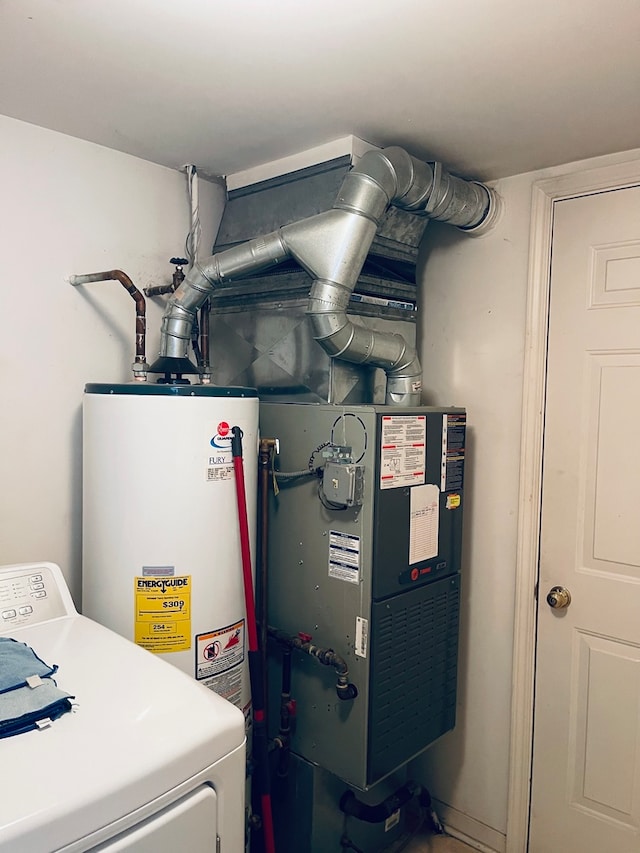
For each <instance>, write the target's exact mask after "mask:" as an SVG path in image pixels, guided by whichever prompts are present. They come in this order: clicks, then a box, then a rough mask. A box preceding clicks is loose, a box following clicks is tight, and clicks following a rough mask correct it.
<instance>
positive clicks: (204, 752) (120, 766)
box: [0, 616, 245, 853]
mask: <svg viewBox="0 0 640 853" xmlns="http://www.w3.org/2000/svg"><path fill="white" fill-rule="evenodd" d="M11 636H13V637H15V639H16V640H20V641H21V642H25V643H28V644H29V645H30V646H31V647H32V648H33V649H34V650H35V651H36V653H37V654H38V655H40V656H41V657H42V658H43V659H44V660H46V661H47V662H48V663H51V664H58V666H59V670H58V672H57V673H56V681H57V683H58V686H59V687H60V688H61V689H63V690H66V691H67V692H68V693H71V694H72V695H73V696H75V702H76V703H77V707H76V709H75V710H74V712H73V713H68V714H65V715H64V716H63V717H61V718H60V719H59V720H56V721H55V722H54V723H53V724H52V725H51V726H50V727H49V728H46V729H43V730H41V731H32V732H27V733H25V734H21V735H17V736H15V737H12V738H7V739H4V740H2V741H0V761H1V762H2V768H3V774H4V778H5V779H6V780H7V782H8V784H7V785H5V789H4V791H3V795H2V797H1V798H0V849H7V850H11V851H12V853H21V851H25V853H28V851H33V850H35V849H37V843H36V842H35V838H36V834H37V833H42V832H43V831H44V828H45V827H46V839H47V842H46V843H47V846H48V848H49V849H58V848H60V847H63V846H64V845H65V844H70V843H71V842H73V841H75V840H77V839H78V838H82V837H83V836H84V835H87V834H88V833H90V832H93V831H95V830H96V829H98V828H99V827H102V826H105V825H107V824H109V823H111V822H112V821H114V820H116V819H117V818H119V817H122V816H123V815H125V814H127V813H129V812H131V811H132V810H133V809H136V808H139V807H140V806H143V805H144V804H146V803H149V802H150V801H151V800H153V799H154V798H156V797H158V796H160V795H162V794H163V793H165V792H167V791H168V790H170V789H171V788H173V787H175V786H176V785H178V784H180V783H181V782H184V781H186V780H187V779H189V778H191V777H192V776H194V775H195V774H197V773H199V772H201V771H202V770H204V769H206V768H207V767H208V766H210V765H212V764H214V763H215V762H217V761H219V760H220V759H221V758H223V757H224V756H226V755H228V754H229V753H231V752H233V751H234V750H236V749H238V748H239V747H242V746H243V744H244V737H245V732H244V716H243V714H242V712H241V711H240V710H239V709H238V708H236V707H235V706H233V705H231V704H230V703H229V702H227V701H226V700H224V699H222V698H221V697H220V696H217V695H216V694H214V693H213V692H212V691H210V690H208V689H207V688H206V687H203V686H202V685H200V684H198V683H197V682H196V681H195V680H194V679H192V678H190V677H189V676H188V675H186V674H185V673H183V672H181V671H180V670H178V669H176V668H175V667H173V666H171V664H168V663H166V662H165V661H163V660H161V659H160V658H157V657H156V656H155V655H153V654H151V653H150V652H147V651H144V650H143V649H140V648H138V647H137V646H135V645H134V644H133V643H130V642H129V641H128V640H125V639H124V638H122V637H120V636H118V635H117V634H114V633H113V632H112V631H109V630H108V629H106V628H104V627H102V626H101V625H98V624H97V623H95V622H93V621H91V620H89V619H86V618H85V617H83V616H65V617H61V618H59V619H53V620H51V621H48V622H45V623H41V624H39V625H33V626H28V627H24V628H19V629H16V630H14V631H13V632H12V633H11ZM37 837H39V839H40V843H42V837H43V836H42V835H38V836H37ZM34 844H35V846H34Z"/></svg>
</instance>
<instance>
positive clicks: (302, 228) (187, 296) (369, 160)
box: [151, 147, 498, 406]
mask: <svg viewBox="0 0 640 853" xmlns="http://www.w3.org/2000/svg"><path fill="white" fill-rule="evenodd" d="M389 205H395V206H397V207H401V208H404V209H405V210H408V211H410V212H413V213H416V214H419V215H422V216H427V217H429V218H431V219H437V220H440V221H442V222H447V223H449V224H450V225H454V226H456V227H458V228H460V229H461V230H464V231H467V232H469V233H473V234H479V233H484V232H485V231H487V230H488V229H489V228H490V227H492V225H493V224H494V222H495V220H496V217H497V209H498V198H497V196H496V195H495V193H494V191H493V190H491V189H490V188H489V187H486V186H484V184H480V183H477V182H475V181H465V180H462V179H461V178H456V177H453V176H452V175H450V174H449V173H448V172H447V171H446V170H445V169H444V168H443V167H442V164H440V163H424V162H422V161H420V160H416V159H415V158H414V157H412V156H411V155H410V154H408V153H407V152H406V151H404V150H403V149H402V148H397V147H393V148H385V149H382V150H371V151H367V152H366V153H365V155H364V156H363V157H362V158H361V159H360V161H359V162H358V164H357V165H356V166H355V167H354V168H353V169H352V170H351V171H350V172H349V173H348V174H347V175H346V176H345V178H344V180H343V182H342V185H341V187H340V190H339V191H338V196H337V198H336V201H335V202H334V205H333V208H332V209H331V210H328V211H325V212H324V213H319V214H317V215H315V216H311V217H309V218H307V219H302V220H300V221H299V222H294V223H292V224H291V225H285V226H283V227H282V228H280V229H278V230H277V231H273V232H271V233H270V234H266V235H265V236H263V237H257V238H255V239H253V240H249V241H247V242H246V243H242V244H240V245H238V246H234V247H232V248H230V249H226V250H224V251H222V252H219V253H218V254H216V255H212V256H211V257H210V258H208V259H206V260H204V261H202V262H199V261H195V262H194V265H193V267H192V268H191V269H190V270H189V272H188V274H187V277H186V278H185V280H184V281H183V282H182V284H181V285H180V287H179V288H178V289H177V290H176V292H175V293H174V294H173V296H172V298H171V300H170V302H169V303H168V305H167V309H166V311H165V314H164V317H163V320H162V337H161V344H160V358H159V359H158V361H157V362H156V364H155V365H154V366H153V367H152V368H151V369H152V371H155V372H166V371H167V370H172V368H171V364H172V360H174V359H175V360H176V361H175V363H176V364H179V365H180V366H181V368H183V367H184V360H185V359H186V353H187V346H188V344H189V341H190V339H191V327H192V325H193V321H194V318H195V316H196V312H197V311H198V309H199V308H200V306H201V305H202V304H203V302H204V301H205V300H206V299H207V297H208V296H210V295H211V293H212V291H214V290H215V289H216V287H217V286H218V285H219V284H221V283H222V282H228V281H232V280H233V279H234V278H239V277H242V276H246V275H247V274H248V273H251V272H256V271H258V270H262V269H265V268H268V267H271V266H273V265H275V264H277V263H279V262H280V261H283V260H285V259H286V258H290V257H291V258H294V259H295V260H296V261H297V262H298V263H299V264H300V265H301V266H302V267H303V268H304V269H305V270H306V271H307V273H308V274H309V275H310V276H311V278H312V279H313V284H312V286H311V291H310V294H309V303H308V305H307V314H308V316H309V320H310V322H311V325H312V329H313V336H314V338H315V339H316V340H317V341H318V343H319V344H320V345H321V346H322V347H323V348H324V349H325V351H326V352H327V353H328V355H329V356H331V357H332V358H340V359H344V360H345V361H350V362H354V363H356V364H367V365H371V366H372V367H380V368H382V369H383V370H384V371H385V373H386V375H387V392H386V401H385V402H386V403H387V405H391V406H414V405H419V404H420V401H421V391H422V368H421V366H420V361H419V359H418V355H417V353H416V350H415V348H414V347H412V346H410V345H409V344H408V343H407V342H406V341H405V339H404V338H403V337H402V336H401V335H397V334H390V333H388V332H377V331H372V330H370V329H365V328H362V327H360V326H355V325H354V324H353V323H352V322H351V320H350V319H349V318H348V317H347V313H346V312H347V306H348V304H349V298H350V296H351V293H352V291H353V288H354V287H355V284H356V282H357V280H358V276H359V274H360V271H361V269H362V266H363V264H364V261H365V258H366V257H367V254H368V252H369V248H370V246H371V243H372V241H373V238H374V236H375V234H376V231H377V229H378V226H379V225H380V222H381V220H382V218H383V216H384V214H385V212H386V210H387V208H388V207H389ZM176 372H178V371H177V370H176ZM179 372H181V373H184V372H187V371H185V370H184V369H180V370H179ZM193 372H196V371H195V369H194V371H193Z"/></svg>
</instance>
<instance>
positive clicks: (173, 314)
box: [151, 231, 288, 372]
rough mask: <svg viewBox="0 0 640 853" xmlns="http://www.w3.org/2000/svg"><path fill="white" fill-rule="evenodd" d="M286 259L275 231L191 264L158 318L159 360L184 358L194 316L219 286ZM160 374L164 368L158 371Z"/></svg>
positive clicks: (284, 249) (282, 246)
mask: <svg viewBox="0 0 640 853" xmlns="http://www.w3.org/2000/svg"><path fill="white" fill-rule="evenodd" d="M286 257H288V253H287V250H286V248H285V246H284V244H283V242H282V240H281V238H280V235H279V233H278V232H277V231H275V232H273V233H271V234H267V235H265V236H264V237H257V238H256V239H255V240H249V241H248V242H247V243H242V244H241V245H239V246H234V247H233V248H231V249H227V250H225V251H224V252H219V253H218V254H217V255H211V257H209V258H207V259H206V260H205V261H203V262H202V263H199V262H198V261H196V262H194V264H193V266H192V267H191V269H190V270H189V272H188V273H187V275H186V277H185V279H184V281H183V282H182V284H181V285H180V286H179V287H178V289H177V290H176V291H175V293H174V294H173V296H172V297H171V299H170V300H169V302H168V303H167V307H166V309H165V312H164V315H163V317H162V328H161V338H160V359H159V361H161V360H163V359H166V358H170V359H179V360H185V359H186V358H187V347H188V345H189V341H190V340H191V329H192V327H193V322H194V320H195V317H196V314H197V312H198V310H199V308H200V307H201V306H202V304H203V303H204V302H205V301H206V299H207V297H208V296H210V295H211V293H212V292H213V291H214V290H215V288H216V287H217V286H218V285H219V284H220V283H222V282H224V281H229V280H231V279H233V278H234V277H236V276H239V275H245V274H246V273H248V272H256V271H257V270H261V269H266V268H268V267H271V266H273V265H274V264H277V263H278V262H279V261H282V260H283V259H284V258H286ZM156 364H157V362H156ZM155 367H156V365H154V366H153V367H152V368H151V369H152V370H154V368H155ZM163 371H164V367H162V369H161V370H160V371H159V372H163ZM156 372H158V369H157V368H156ZM185 372H186V371H185Z"/></svg>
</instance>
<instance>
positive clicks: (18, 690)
mask: <svg viewBox="0 0 640 853" xmlns="http://www.w3.org/2000/svg"><path fill="white" fill-rule="evenodd" d="M57 669H58V667H57V666H49V665H48V664H46V663H45V662H44V661H43V660H41V658H39V657H38V656H37V655H36V653H35V652H34V651H33V649H32V648H30V647H29V646H27V645H25V643H19V642H18V641H17V640H14V639H12V638H11V637H0V738H3V737H9V736H10V735H16V734H20V733H21V732H26V731H29V730H30V729H35V728H43V727H44V726H45V725H48V724H49V723H50V722H51V721H52V720H56V719H57V718H58V717H60V716H61V715H62V714H64V713H66V712H67V711H70V710H71V701H70V700H71V699H73V698H74V697H73V696H70V695H69V694H68V693H65V692H64V691H63V690H60V689H59V687H58V686H57V685H56V683H55V681H54V680H53V678H51V675H52V674H53V673H54V672H56V670H57Z"/></svg>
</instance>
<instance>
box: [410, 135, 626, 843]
mask: <svg viewBox="0 0 640 853" xmlns="http://www.w3.org/2000/svg"><path fill="white" fill-rule="evenodd" d="M637 155H638V152H637V151H636V152H622V153H620V154H612V155H609V156H605V157H598V158H593V159H591V160H584V161H581V162H578V163H570V164H567V165H565V166H562V167H555V168H550V169H544V170H540V171H537V172H530V173H527V174H524V175H516V176H514V177H510V178H506V179H504V180H501V181H499V182H498V183H497V184H496V189H497V191H498V193H499V194H500V196H501V197H502V199H503V202H504V209H503V213H502V217H501V219H500V221H499V222H498V224H497V226H496V227H495V229H494V230H493V231H491V232H490V233H488V234H486V235H485V236H483V237H479V238H471V237H469V236H467V235H464V234H460V233H458V232H456V231H455V229H451V228H449V227H447V226H444V225H440V224H438V223H432V224H430V225H429V227H428V228H427V231H426V234H425V239H424V242H423V245H422V247H421V258H420V262H419V269H418V282H419V284H420V287H421V304H420V307H421V312H422V314H421V355H422V359H423V371H424V374H423V375H424V387H425V398H426V401H427V402H429V403H432V404H436V405H447V404H454V405H459V406H465V407H466V408H467V418H468V441H467V467H466V477H465V520H464V556H463V580H462V583H463V599H462V612H461V633H460V643H461V646H460V669H459V680H458V690H459V692H458V721H457V725H456V728H455V730H454V731H453V732H450V733H449V734H447V735H445V736H444V737H443V738H441V739H440V741H438V743H436V744H434V745H433V747H431V748H430V749H429V750H427V752H426V753H425V754H424V755H423V756H421V758H420V759H418V760H417V761H416V762H414V766H413V767H412V772H413V775H414V777H415V778H417V779H419V780H420V781H422V782H424V783H425V784H426V785H427V786H428V787H429V789H430V790H431V793H432V794H433V796H434V797H435V798H436V799H437V800H439V801H440V804H439V808H440V812H441V816H443V817H444V818H445V820H446V821H447V823H448V826H449V828H452V829H454V830H458V831H460V832H462V833H466V834H468V835H469V836H470V837H471V838H475V839H478V840H480V841H483V842H484V843H485V844H486V845H487V846H488V847H489V848H490V849H495V850H504V844H505V838H504V834H505V832H506V823H507V796H508V772H509V771H508V768H509V738H510V712H511V707H510V706H511V675H512V652H513V624H514V612H513V611H514V595H515V582H516V539H517V513H518V497H519V495H518V489H519V482H518V478H519V466H520V439H521V428H522V417H521V406H522V392H523V362H524V346H525V323H526V317H525V313H526V299H527V277H528V260H529V258H528V255H529V240H530V215H531V189H532V185H533V183H534V182H535V181H537V180H541V179H545V178H550V177H557V176H560V175H562V174H571V173H575V172H584V171H587V170H589V169H593V168H598V167H601V166H606V165H613V164H614V163H618V162H624V161H626V160H629V159H635V158H637Z"/></svg>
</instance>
